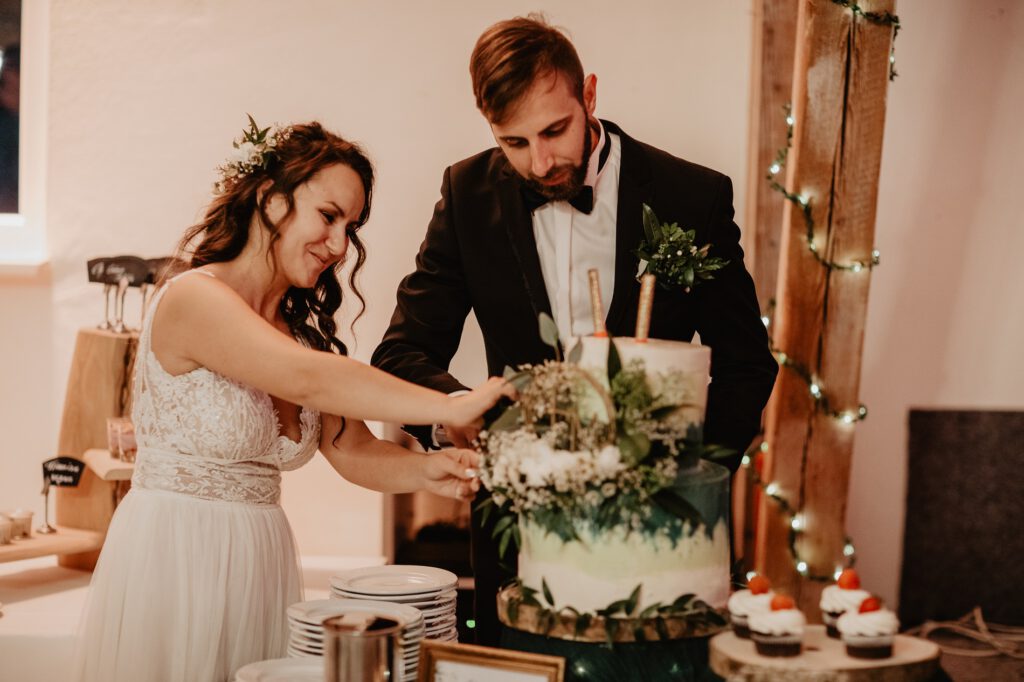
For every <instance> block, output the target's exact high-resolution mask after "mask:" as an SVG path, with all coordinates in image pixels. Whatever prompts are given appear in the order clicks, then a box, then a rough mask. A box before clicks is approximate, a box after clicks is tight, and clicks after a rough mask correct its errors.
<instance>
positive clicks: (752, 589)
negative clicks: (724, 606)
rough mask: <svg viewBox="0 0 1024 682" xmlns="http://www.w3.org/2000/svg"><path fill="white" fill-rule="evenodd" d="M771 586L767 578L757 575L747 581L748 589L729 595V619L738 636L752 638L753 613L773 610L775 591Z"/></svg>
mask: <svg viewBox="0 0 1024 682" xmlns="http://www.w3.org/2000/svg"><path fill="white" fill-rule="evenodd" d="M770 588H771V586H770V585H769V583H768V579H767V578H765V577H764V576H761V575H755V576H753V577H752V578H750V580H748V581H747V589H745V590H737V591H736V592H733V593H732V595H731V596H730V597H729V603H728V608H729V621H730V622H731V623H732V629H733V632H735V633H736V636H737V637H741V638H743V639H750V624H749V618H750V616H751V614H754V613H765V612H766V611H770V610H771V603H772V597H773V596H775V593H774V592H772V591H771V589H770Z"/></svg>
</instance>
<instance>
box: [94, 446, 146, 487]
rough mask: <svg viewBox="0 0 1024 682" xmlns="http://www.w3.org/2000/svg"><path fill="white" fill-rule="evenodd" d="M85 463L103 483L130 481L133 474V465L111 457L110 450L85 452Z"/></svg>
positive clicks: (96, 449)
mask: <svg viewBox="0 0 1024 682" xmlns="http://www.w3.org/2000/svg"><path fill="white" fill-rule="evenodd" d="M84 459H85V463H86V464H87V465H89V468H90V469H92V470H93V473H95V474H96V475H97V476H99V477H100V479H102V480H104V481H130V480H132V474H133V473H134V472H135V464H134V463H132V462H122V461H121V460H119V459H117V458H116V457H113V456H111V454H110V450H106V449H104V450H100V449H98V448H92V449H90V450H86V451H85V457H84Z"/></svg>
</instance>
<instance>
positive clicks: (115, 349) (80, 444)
mask: <svg viewBox="0 0 1024 682" xmlns="http://www.w3.org/2000/svg"><path fill="white" fill-rule="evenodd" d="M136 343H137V338H136V335H135V334H117V333H114V332H109V331H100V330H98V329H82V330H80V331H79V332H78V337H77V339H76V340H75V353H74V356H73V357H72V360H71V371H70V372H69V374H68V387H67V395H66V396H65V397H64V414H63V416H62V418H61V425H60V439H59V442H58V446H57V452H58V453H59V454H61V455H69V456H71V457H75V458H77V459H84V455H85V451H86V450H90V449H94V448H99V449H103V450H105V449H106V448H107V417H118V416H121V415H122V414H126V413H127V411H128V409H129V404H130V397H129V394H130V387H129V385H128V383H129V381H130V379H131V368H132V361H133V359H134V357H135V347H136ZM116 485H117V484H116V483H114V482H112V481H104V480H102V479H101V478H100V477H99V476H97V475H96V473H95V472H94V471H92V469H90V468H89V467H86V469H85V471H83V472H82V478H81V480H80V481H79V484H78V486H77V487H74V488H54V489H53V490H54V491H55V494H56V503H55V512H56V513H55V517H56V521H57V524H58V525H61V526H68V527H70V528H83V529H85V530H95V531H100V532H104V533H105V532H106V530H107V526H108V525H110V519H111V517H112V516H113V514H114V507H115V497H116ZM98 557H99V550H95V551H90V552H85V553H82V554H65V555H62V556H60V557H59V558H58V563H59V564H60V565H61V566H65V567H68V568H78V569H82V570H89V571H91V570H92V569H93V568H94V567H95V565H96V559H97V558H98Z"/></svg>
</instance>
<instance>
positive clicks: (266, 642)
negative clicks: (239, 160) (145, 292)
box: [76, 270, 320, 682]
mask: <svg viewBox="0 0 1024 682" xmlns="http://www.w3.org/2000/svg"><path fill="white" fill-rule="evenodd" d="M193 273H201V274H209V273H206V272H205V271H201V270H198V271H191V272H189V273H184V274H185V276H196V274H193ZM210 276H212V275H210ZM173 282H174V280H172V281H171V282H169V283H168V284H167V285H166V286H165V287H164V288H163V289H161V290H160V292H159V293H158V294H157V295H156V296H155V297H154V299H153V302H152V305H151V306H150V308H149V311H148V314H147V316H146V319H145V321H144V324H143V331H142V334H141V336H140V338H139V346H138V358H137V360H136V373H135V378H134V384H133V386H134V389H133V390H134V393H133V396H134V409H133V411H132V419H133V421H134V423H135V429H136V437H137V440H138V444H139V450H138V455H137V459H136V463H135V473H134V476H133V477H132V488H131V491H130V492H129V493H128V494H127V495H126V496H125V498H124V500H123V501H122V502H121V504H120V505H119V507H118V509H117V512H116V513H115V514H114V518H113V520H112V522H111V524H110V529H109V531H108V533H107V538H106V542H105V543H104V547H103V551H102V553H101V555H100V559H99V563H98V564H97V566H96V572H95V574H94V575H93V579H92V584H91V586H90V588H89V596H88V601H87V605H86V610H85V613H84V615H83V621H82V626H81V629H80V637H79V641H78V651H77V655H76V666H77V671H78V673H79V676H80V679H82V680H89V681H93V680H96V681H100V680H102V681H103V682H117V681H121V680H124V681H128V680H130V681H131V682H140V681H143V680H153V681H154V682H155V681H157V680H159V681H160V682H171V681H176V680H180V681H182V682H207V681H216V682H221V681H228V682H230V681H231V680H233V679H234V672H235V670H237V669H238V668H239V667H241V666H242V665H245V664H246V663H250V662H252V661H259V660H264V659H268V658H277V657H281V656H284V655H285V653H286V647H287V638H288V626H287V620H286V616H285V609H286V608H287V607H288V605H289V604H292V603H294V602H296V601H299V600H300V599H301V588H302V586H301V574H300V573H299V568H298V562H297V554H296V551H295V544H294V539H293V537H292V533H291V529H290V528H289V526H288V521H287V520H286V518H285V516H284V512H283V511H282V510H281V507H280V506H279V505H278V500H279V497H280V482H281V471H287V470H290V469H295V468H297V467H299V466H301V465H303V464H304V463H306V462H307V461H309V459H310V458H311V457H312V456H313V455H314V454H315V452H316V449H317V445H318V443H319V435H320V416H319V414H317V413H316V412H314V411H312V410H308V409H303V410H302V413H301V427H302V428H301V439H300V442H295V441H292V440H290V439H289V438H287V437H285V436H282V435H281V433H280V427H279V425H278V420H277V415H276V412H275V410H274V407H273V405H272V403H271V400H270V397H269V396H268V395H267V394H266V393H263V392H260V391H257V390H255V389H252V388H250V387H248V386H245V385H243V384H241V383H238V382H236V381H233V380H231V379H228V378H225V377H223V376H220V375H218V374H216V373H214V372H212V371H210V370H208V369H206V368H202V367H200V368H198V369H196V370H193V371H191V372H188V373H186V374H183V375H179V376H172V375H170V374H168V373H167V372H166V371H165V370H164V369H163V367H162V366H161V365H160V363H159V362H158V361H157V359H156V357H155V356H154V355H153V352H152V345H151V342H150V334H151V327H152V324H151V323H152V320H153V315H154V313H155V311H156V309H157V306H158V305H159V303H160V299H161V298H162V297H163V294H164V293H165V292H166V291H167V287H169V286H173Z"/></svg>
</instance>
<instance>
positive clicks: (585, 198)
mask: <svg viewBox="0 0 1024 682" xmlns="http://www.w3.org/2000/svg"><path fill="white" fill-rule="evenodd" d="M549 201H551V199H549V198H548V197H546V196H544V195H543V194H541V193H540V192H538V191H537V190H535V189H533V188H532V187H527V186H526V185H523V203H525V204H526V208H527V209H528V210H529V211H531V212H533V211H535V210H537V209H538V208H540V207H541V206H543V205H544V204H546V203H548V202H549ZM569 203H570V204H571V205H572V207H573V208H575V209H576V210H577V211H579V212H580V213H586V214H588V215H589V214H590V212H591V211H593V210H594V188H593V187H591V186H590V185H583V187H581V188H580V191H579V192H577V193H576V196H574V197H573V198H572V199H569Z"/></svg>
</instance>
